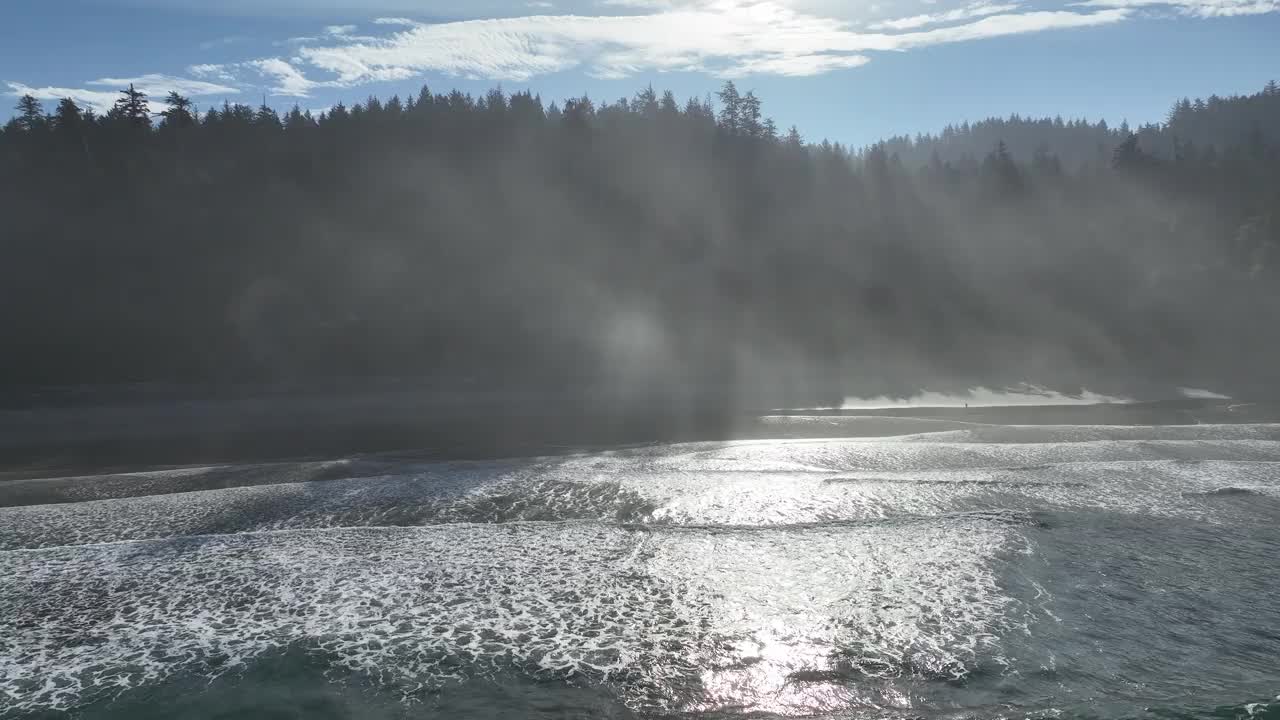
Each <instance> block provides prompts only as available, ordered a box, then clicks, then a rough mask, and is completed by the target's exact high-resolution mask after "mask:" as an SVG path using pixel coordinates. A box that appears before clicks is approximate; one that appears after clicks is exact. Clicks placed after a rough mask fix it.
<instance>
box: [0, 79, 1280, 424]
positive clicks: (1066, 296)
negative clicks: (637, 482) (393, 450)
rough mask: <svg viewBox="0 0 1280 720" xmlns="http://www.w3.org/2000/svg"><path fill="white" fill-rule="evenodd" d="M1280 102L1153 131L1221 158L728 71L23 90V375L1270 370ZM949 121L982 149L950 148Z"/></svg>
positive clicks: (896, 383) (513, 378)
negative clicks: (363, 93) (247, 89)
mask: <svg viewBox="0 0 1280 720" xmlns="http://www.w3.org/2000/svg"><path fill="white" fill-rule="evenodd" d="M1276 98H1277V96H1276V91H1275V87H1274V85H1270V86H1268V88H1267V89H1266V90H1264V91H1263V93H1261V94H1260V95H1257V96H1252V97H1251V98H1237V99H1231V100H1228V101H1223V102H1219V103H1209V104H1206V105H1205V106H1204V107H1203V108H1201V107H1199V106H1197V105H1195V104H1193V105H1191V107H1190V110H1185V109H1183V105H1182V104H1181V103H1180V104H1179V105H1178V109H1177V111H1176V113H1175V114H1174V115H1175V117H1171V119H1170V122H1169V123H1168V124H1166V125H1163V126H1160V128H1159V129H1158V132H1159V134H1160V137H1162V138H1163V137H1166V136H1167V135H1168V134H1169V133H1175V131H1178V129H1179V128H1183V127H1187V128H1191V127H1208V128H1228V129H1230V130H1229V132H1227V131H1224V133H1225V134H1224V135H1223V136H1222V137H1221V138H1218V139H1216V140H1214V142H1212V143H1210V142H1206V141H1203V140H1199V139H1197V140H1195V141H1194V144H1195V147H1198V148H1202V149H1203V151H1197V152H1180V153H1175V154H1173V155H1169V154H1168V153H1166V152H1163V151H1161V152H1157V151H1156V150H1155V148H1152V147H1148V146H1147V145H1146V144H1145V142H1144V141H1143V139H1142V138H1143V134H1142V132H1145V130H1143V131H1140V132H1138V133H1136V134H1129V135H1125V134H1123V133H1119V134H1117V133H1115V132H1113V131H1111V130H1109V129H1108V130H1105V132H1104V133H1103V134H1102V135H1098V134H1097V133H1098V129H1097V128H1096V127H1095V126H1088V127H1089V128H1092V129H1089V130H1088V133H1092V135H1090V138H1089V140H1088V142H1089V143H1094V142H1095V141H1096V142H1099V143H1103V148H1102V151H1101V157H1102V161H1099V162H1089V163H1077V162H1075V161H1074V160H1072V161H1066V160H1065V159H1064V158H1063V157H1062V156H1060V155H1059V154H1058V153H1057V152H1055V151H1053V150H1052V148H1053V147H1054V145H1053V143H1054V142H1056V138H1057V137H1059V135H1060V134H1061V133H1065V132H1067V131H1068V130H1070V129H1071V128H1073V127H1075V130H1072V132H1080V133H1081V134H1088V133H1085V132H1084V129H1083V128H1080V127H1076V126H1073V125H1070V124H1062V125H1061V126H1060V125H1059V123H1057V122H1056V121H1047V124H1044V123H1032V125H1031V126H1034V127H1036V128H1042V129H1043V132H1041V133H1040V134H1037V133H1035V132H1026V133H1024V132H1022V130H1023V129H1025V127H1024V126H1026V125H1027V124H1026V123H1025V122H1023V123H1020V124H1017V127H1018V128H1019V132H1017V133H1014V132H1012V128H1013V127H1014V126H1013V125H1009V124H1006V125H984V124H979V125H976V126H969V128H968V129H967V130H965V131H956V130H955V129H954V128H953V129H952V130H951V131H950V132H944V134H943V136H942V138H938V139H933V140H931V141H930V142H929V143H925V144H924V145H921V144H920V143H915V142H914V141H913V143H912V144H911V147H910V151H911V152H906V149H904V147H902V145H901V143H900V142H898V141H890V142H886V143H883V144H880V145H877V146H875V147H873V148H869V149H867V150H864V151H858V152H855V151H852V150H851V149H849V148H846V147H842V146H841V145H839V144H833V143H829V142H822V143H806V142H805V141H804V140H803V139H802V137H801V135H800V133H799V132H798V131H797V130H796V129H794V128H792V129H791V130H790V131H787V132H780V131H779V130H778V128H777V127H776V126H775V125H774V123H773V122H772V121H770V120H768V119H767V118H766V117H765V116H764V114H763V110H762V106H761V102H760V100H759V98H757V97H756V96H755V95H754V94H752V93H740V92H739V90H738V89H737V88H736V87H735V86H734V85H733V83H726V84H725V85H724V87H723V88H722V89H721V91H720V92H719V93H718V96H717V101H716V102H715V103H713V102H712V101H711V100H710V99H709V98H708V99H704V100H699V99H693V100H689V101H687V102H683V103H680V102H677V100H676V99H675V98H674V97H673V96H672V95H671V94H670V93H662V94H659V93H657V92H655V91H654V90H653V89H652V88H646V89H645V90H643V91H641V92H640V93H638V94H637V95H636V96H635V97H634V98H626V99H621V100H618V101H617V102H613V103H599V104H597V103H595V102H593V101H592V100H591V99H589V98H585V97H584V98H576V99H571V100H567V101H565V102H564V103H563V104H560V103H551V104H550V105H546V104H544V103H543V102H542V100H541V99H540V98H539V97H537V96H534V95H531V94H530V93H527V92H525V93H514V94H507V93H504V92H502V91H500V90H494V91H491V92H489V93H488V94H487V95H485V96H483V97H472V96H469V95H465V94H462V93H460V92H456V91H455V92H452V93H448V94H433V93H432V92H430V91H429V90H428V89H425V88H424V89H423V91H422V92H421V94H419V95H418V96H416V97H411V98H405V99H401V98H398V97H394V98H391V99H389V100H385V101H381V100H378V99H375V98H370V99H369V100H368V101H367V102H364V103H360V104H357V105H353V106H351V107H345V106H343V105H338V106H336V107H334V108H332V109H331V110H329V111H327V112H325V113H322V114H320V115H318V116H312V115H311V114H310V113H307V112H303V111H301V110H300V109H298V108H296V107H295V108H294V109H292V110H291V111H289V112H287V113H285V114H284V115H283V116H281V115H279V114H277V112H276V111H275V110H273V109H272V108H269V107H265V106H264V107H259V108H251V107H247V106H244V105H232V104H224V105H223V106H222V107H220V108H214V109H210V110H207V111H205V112H198V111H197V110H196V109H195V108H194V107H193V105H192V103H191V102H190V101H189V100H188V99H186V98H183V97H180V96H178V95H170V96H169V97H168V98H166V99H164V101H163V103H161V104H159V107H156V108H153V107H152V106H151V103H150V101H149V99H148V98H147V97H145V96H144V95H143V94H142V93H140V92H138V91H137V90H135V89H133V88H129V89H128V90H125V91H123V92H122V93H121V97H120V100H119V102H117V103H116V105H115V106H114V108H112V110H111V111H110V112H108V113H106V114H104V115H102V116H100V117H99V116H96V115H95V114H94V113H92V112H90V111H88V110H86V109H83V108H80V107H78V106H77V105H76V104H75V103H74V102H73V101H71V100H63V101H61V102H60V103H58V104H57V106H56V107H55V108H53V109H52V111H51V112H46V109H45V108H44V107H42V105H41V104H40V103H39V102H38V101H36V100H35V99H34V98H30V97H27V98H22V99H21V101H20V102H19V105H18V114H17V116H16V117H15V118H14V119H13V120H12V121H11V122H9V123H8V125H7V126H6V127H5V128H4V130H3V133H0V178H3V187H4V192H3V194H2V195H0V217H3V218H4V229H3V262H2V263H0V332H2V333H3V336H4V337H5V338H6V345H5V347H6V351H5V352H4V353H3V355H0V373H2V374H0V381H2V382H3V383H5V384H11V385H13V384H29V383H100V382H120V381H139V380H174V381H196V382H238V381H246V380H248V381H253V380H264V379H267V380H290V381H299V382H309V381H313V380H316V379H318V378H331V377H337V376H342V377H385V376H414V377H427V378H436V379H439V380H440V381H441V382H442V383H443V384H453V383H456V382H461V381H464V380H465V381H466V382H469V383H472V384H473V385H479V386H482V387H502V388H524V387H539V388H549V387H550V388H557V387H572V386H575V385H580V384H607V385H609V386H613V387H623V388H630V389H634V390H635V391H636V392H637V393H645V394H647V395H649V396H652V394H653V393H655V392H659V391H662V392H668V393H670V395H671V396H672V397H678V396H680V395H681V394H682V392H683V391H684V390H685V389H688V388H693V387H696V388H699V389H701V390H703V391H706V390H707V389H713V390H715V391H717V392H718V393H719V396H720V397H725V398H734V399H736V401H739V402H743V403H751V404H754V403H760V402H775V401H777V402H792V401H795V402H813V401H817V400H819V399H826V400H830V399H834V398H838V397H840V396H841V395H842V394H844V393H846V392H863V393H867V392H875V393H878V392H882V391H895V390H916V389H918V388H920V387H922V386H933V387H938V386H939V385H941V384H945V383H952V384H978V383H985V384H1001V383H1008V382H1016V381H1021V380H1031V381H1035V382H1040V383H1051V384H1052V383H1056V384H1059V385H1063V384H1087V385H1092V386H1099V385H1100V384H1102V383H1105V381H1106V380H1108V379H1112V380H1123V381H1131V380H1132V379H1133V378H1140V379H1146V380H1151V381H1158V382H1164V381H1168V382H1184V383H1190V382H1209V379H1212V378H1222V379H1229V380H1231V381H1233V382H1238V383H1241V382H1247V381H1257V382H1266V381H1267V380H1268V379H1269V378H1271V374H1272V372H1273V370H1272V368H1271V366H1272V364H1273V363H1272V362H1271V357H1272V356H1270V355H1269V353H1273V352H1274V351H1276V350H1278V349H1280V334H1277V327H1278V325H1277V323H1276V320H1277V319H1280V302H1278V300H1280V285H1278V284H1277V280H1278V279H1280V217H1278V216H1277V208H1280V142H1277V140H1276V139H1275V138H1274V137H1273V136H1271V135H1267V134H1266V133H1265V132H1258V133H1254V132H1248V131H1244V130H1241V129H1240V128H1249V127H1254V126H1257V127H1265V128H1268V131H1271V130H1274V128H1276V127H1280V114H1278V113H1276V102H1277V99H1276ZM1260 107H1261V108H1270V109H1269V110H1267V111H1266V112H1268V113H1271V114H1270V115H1254V114H1252V113H1256V112H1261V111H1259V110H1258V109H1257V108H1260ZM1246 111H1247V112H1246ZM1236 115H1239V116H1240V117H1241V118H1243V117H1245V116H1246V115H1247V116H1248V119H1247V120H1245V119H1237V120H1227V119H1225V118H1228V117H1236ZM1259 119H1260V120H1262V121H1269V124H1265V123H1259V122H1258V120H1259ZM989 127H991V128H998V127H1002V128H1003V129H1004V131H1008V132H1007V138H1006V137H1005V133H1003V132H994V131H989V130H988V128H989ZM975 128H978V129H976V130H975ZM993 132H994V134H992V133H993ZM1205 132H1214V133H1216V132H1218V130H1211V131H1210V130H1206V131H1205ZM958 133H959V134H961V135H965V136H966V137H969V136H972V137H973V138H975V139H974V140H973V142H975V143H976V142H979V141H980V142H981V143H983V144H987V147H986V148H985V150H984V151H983V152H982V153H981V155H978V154H972V155H963V154H961V155H955V156H954V158H952V157H943V155H944V154H943V153H942V152H941V149H940V148H942V147H945V146H946V144H947V143H948V142H952V141H954V138H955V137H957V136H958V135H957V134H958ZM947 138H952V140H947ZM979 138H980V140H979ZM1081 142H1084V141H1081ZM1181 142H1182V141H1181V140H1179V143H1181ZM1015 143H1016V144H1015ZM930 144H932V145H933V146H936V147H935V149H939V151H938V152H933V151H929V152H927V153H926V154H925V156H924V158H923V159H921V157H919V154H918V151H919V150H921V149H924V148H927V147H928V146H929V145H930ZM1191 145H1192V138H1191V137H1190V136H1188V139H1187V142H1186V144H1185V145H1182V144H1180V145H1179V147H1183V148H1185V147H1189V146H1191ZM1021 148H1030V150H1029V151H1027V152H1026V153H1025V154H1023V153H1022V151H1021ZM1211 149H1212V151H1210V150H1211ZM1089 152H1090V153H1092V154H1091V157H1093V156H1096V155H1097V154H1098V152H1099V151H1098V150H1097V149H1096V148H1094V149H1092V150H1090V151H1089ZM912 153H915V154H912ZM1219 386H1220V385H1219Z"/></svg>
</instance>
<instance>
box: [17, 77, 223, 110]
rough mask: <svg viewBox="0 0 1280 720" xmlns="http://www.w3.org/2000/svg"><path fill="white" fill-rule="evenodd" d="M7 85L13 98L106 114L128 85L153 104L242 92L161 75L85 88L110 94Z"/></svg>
mask: <svg viewBox="0 0 1280 720" xmlns="http://www.w3.org/2000/svg"><path fill="white" fill-rule="evenodd" d="M5 84H6V85H8V86H9V91H10V92H9V94H10V95H31V96H32V97H35V98H38V99H40V100H45V101H57V100H61V99H63V98H71V99H72V100H75V101H76V102H77V103H80V104H81V105H85V106H88V107H91V108H93V109H94V111H96V112H99V113H104V112H106V111H108V110H110V109H111V106H112V105H113V104H114V103H115V101H116V99H117V98H119V97H120V92H119V89H121V88H125V87H128V86H129V85H133V86H134V87H135V88H136V89H138V90H141V91H142V92H144V93H146V94H147V95H149V96H150V97H151V98H152V99H153V100H160V99H161V98H163V97H164V96H165V95H168V94H169V93H170V92H176V93H178V94H180V95H186V96H188V97H192V98H201V97H210V96H223V95H235V94H238V93H239V92H240V90H239V89H238V88H235V87H231V86H229V85H221V84H218V83H212V82H207V81H203V80H192V79H190V78H180V77H172V76H169V75H159V74H150V75H142V76H140V77H133V78H102V79H99V80H91V81H89V82H87V83H85V84H86V85H91V86H93V87H95V88H96V87H108V88H113V89H111V90H96V89H91V88H71V87H30V86H28V85H24V84H22V83H18V82H7V83H5Z"/></svg>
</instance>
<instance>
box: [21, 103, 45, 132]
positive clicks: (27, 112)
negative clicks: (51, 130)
mask: <svg viewBox="0 0 1280 720" xmlns="http://www.w3.org/2000/svg"><path fill="white" fill-rule="evenodd" d="M15 109H16V110H17V111H18V117H17V121H18V123H17V124H18V127H19V128H20V129H22V130H24V131H26V132H36V131H37V130H42V129H44V127H45V117H44V106H42V105H41V104H40V101H39V100H37V99H36V98H35V97H34V96H32V95H23V96H22V97H21V98H19V99H18V105H17V106H16V108H15Z"/></svg>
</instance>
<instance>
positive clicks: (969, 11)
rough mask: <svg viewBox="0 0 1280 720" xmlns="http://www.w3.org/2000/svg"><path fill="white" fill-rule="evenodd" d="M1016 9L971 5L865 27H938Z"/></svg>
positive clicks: (893, 28)
mask: <svg viewBox="0 0 1280 720" xmlns="http://www.w3.org/2000/svg"><path fill="white" fill-rule="evenodd" d="M1016 9H1018V5H1017V4H1016V3H1013V4H1009V5H990V4H987V3H973V4H972V5H966V6H965V7H962V8H956V9H955V10H948V11H947V12H940V13H926V14H923V15H912V16H911V17H904V18H898V19H896V20H881V21H880V22H874V23H871V24H870V25H868V26H867V27H868V28H870V29H871V30H914V29H916V28H920V27H924V26H926V25H939V24H942V23H949V22H956V21H959V20H968V19H970V18H976V17H985V16H987V15H996V14H998V13H1006V12H1010V11H1012V10H1016Z"/></svg>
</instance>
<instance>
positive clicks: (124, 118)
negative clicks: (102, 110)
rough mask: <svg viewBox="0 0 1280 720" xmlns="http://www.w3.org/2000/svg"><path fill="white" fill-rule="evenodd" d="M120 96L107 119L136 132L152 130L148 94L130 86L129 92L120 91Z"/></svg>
mask: <svg viewBox="0 0 1280 720" xmlns="http://www.w3.org/2000/svg"><path fill="white" fill-rule="evenodd" d="M120 95H121V97H120V98H119V99H118V100H116V104H115V105H114V106H113V107H112V108H111V112H109V113H107V118H108V119H109V120H112V121H114V122H118V123H121V124H123V125H125V126H127V127H130V128H133V129H135V130H150V129H151V108H150V107H149V106H148V104H147V94H146V93H144V92H142V91H141V90H138V89H136V88H134V86H133V85H132V84H130V85H129V89H128V90H121V91H120Z"/></svg>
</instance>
